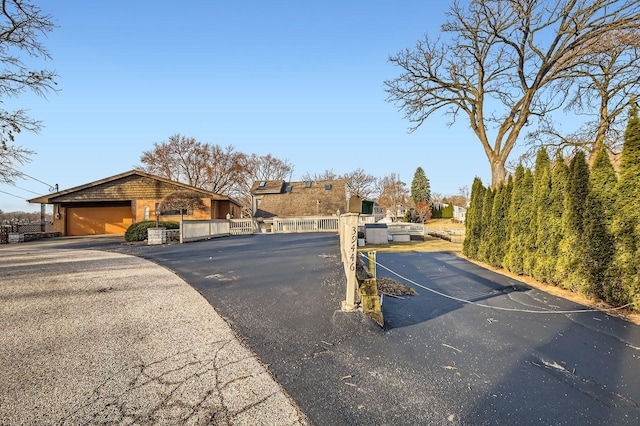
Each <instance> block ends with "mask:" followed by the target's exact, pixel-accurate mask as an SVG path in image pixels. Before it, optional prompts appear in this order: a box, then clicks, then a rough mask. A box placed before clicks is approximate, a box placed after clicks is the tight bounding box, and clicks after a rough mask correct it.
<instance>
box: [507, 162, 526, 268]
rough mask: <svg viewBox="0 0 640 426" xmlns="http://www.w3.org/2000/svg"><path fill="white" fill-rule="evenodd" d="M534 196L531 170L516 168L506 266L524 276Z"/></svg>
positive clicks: (510, 207) (522, 167) (510, 209)
mask: <svg viewBox="0 0 640 426" xmlns="http://www.w3.org/2000/svg"><path fill="white" fill-rule="evenodd" d="M532 194H533V175H532V173H531V170H529V169H526V170H525V168H524V166H522V165H519V166H518V167H517V168H516V174H515V178H514V187H513V191H512V192H511V204H510V206H509V216H508V221H509V223H508V226H509V236H508V240H509V241H508V249H507V252H506V254H505V258H504V266H505V268H506V269H508V270H509V271H511V272H513V273H516V274H523V273H524V272H525V271H524V261H523V259H524V254H525V250H526V244H525V241H526V238H527V234H528V232H529V221H530V219H531V212H530V205H531V197H532Z"/></svg>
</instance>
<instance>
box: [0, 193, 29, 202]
mask: <svg viewBox="0 0 640 426" xmlns="http://www.w3.org/2000/svg"><path fill="white" fill-rule="evenodd" d="M0 192H2V193H3V194H7V195H11V196H12V197H16V198H20V199H21V200H24V201H27V199H26V198H22V197H19V196H17V195H15V194H10V193H8V192H6V191H2V190H0Z"/></svg>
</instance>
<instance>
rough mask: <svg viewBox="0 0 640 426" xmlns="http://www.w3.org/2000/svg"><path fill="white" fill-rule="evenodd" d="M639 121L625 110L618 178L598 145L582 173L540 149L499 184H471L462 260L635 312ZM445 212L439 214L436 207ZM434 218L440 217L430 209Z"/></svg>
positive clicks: (639, 294) (639, 303) (639, 251)
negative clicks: (529, 163) (532, 163)
mask: <svg viewBox="0 0 640 426" xmlns="http://www.w3.org/2000/svg"><path fill="white" fill-rule="evenodd" d="M638 200H640V119H638V110H637V108H633V109H632V110H631V114H630V118H629V123H628V126H627V130H626V132H625V142H624V147H623V151H622V156H621V161H620V168H619V170H618V174H617V175H616V171H615V170H614V168H613V165H612V164H611V161H610V159H609V156H608V153H607V152H606V150H605V148H604V147H601V148H600V149H599V150H598V151H597V155H596V157H595V160H594V162H593V165H592V166H591V167H589V165H588V163H587V160H586V155H585V153H584V152H583V151H578V152H576V153H575V154H574V155H573V157H572V158H571V161H570V163H569V166H567V163H566V161H565V159H564V157H563V155H562V153H561V152H557V153H556V154H555V157H554V159H553V161H551V159H550V157H549V155H548V153H547V152H546V151H545V150H541V151H540V152H539V153H538V156H537V158H536V166H535V170H534V171H533V172H532V171H531V170H529V169H526V168H524V167H523V166H522V165H520V166H518V167H517V168H516V171H515V174H514V175H510V176H509V177H508V181H507V183H506V184H504V183H503V184H502V185H500V186H499V187H498V188H490V187H489V188H487V187H485V186H484V185H483V184H482V181H481V180H480V179H478V178H476V179H475V180H474V182H473V186H472V190H471V199H470V204H469V209H468V211H467V217H466V223H465V227H466V235H465V240H464V242H463V246H462V252H463V254H464V255H466V256H468V257H470V258H473V259H477V260H480V261H483V262H486V263H488V264H490V265H492V266H496V267H503V268H505V269H507V270H509V271H510V272H514V273H517V274H523V275H524V274H526V275H529V276H532V277H533V278H535V279H537V280H539V281H542V282H546V283H550V284H555V285H558V286H562V287H564V288H568V289H572V290H575V291H579V292H581V293H583V294H585V295H587V296H589V297H595V298H598V299H602V300H605V301H607V302H609V303H610V304H612V305H614V306H626V305H630V306H631V309H633V310H635V311H640V202H639V201H638ZM442 210H444V209H442ZM436 214H440V215H441V214H442V212H441V211H440V212H438V210H434V217H437V216H436Z"/></svg>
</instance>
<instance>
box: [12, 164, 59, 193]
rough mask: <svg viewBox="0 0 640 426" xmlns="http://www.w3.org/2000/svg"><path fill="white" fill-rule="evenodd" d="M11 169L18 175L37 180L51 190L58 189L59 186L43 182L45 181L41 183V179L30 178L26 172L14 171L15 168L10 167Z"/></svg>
mask: <svg viewBox="0 0 640 426" xmlns="http://www.w3.org/2000/svg"><path fill="white" fill-rule="evenodd" d="M9 168H10V169H11V170H13V171H14V172H16V173H18V174H19V175H20V176H26V177H28V178H29V179H33V180H35V181H36V182H40V183H41V184H43V185H46V186H48V187H49V189H52V188H56V187H57V185H50V184H48V183H47V182H43V181H41V180H40V179H37V178H34V177H33V176H29V175H28V174H26V173H24V172H21V171H20V170H17V169H14V168H13V167H11V166H9Z"/></svg>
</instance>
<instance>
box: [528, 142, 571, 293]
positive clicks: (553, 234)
mask: <svg viewBox="0 0 640 426" xmlns="http://www.w3.org/2000/svg"><path fill="white" fill-rule="evenodd" d="M568 175H569V168H568V167H567V164H566V163H565V161H564V157H563V156H562V152H561V151H558V152H556V155H555V158H554V161H553V167H552V169H551V189H550V191H549V203H548V204H547V207H546V209H544V218H540V220H541V221H542V220H544V223H545V226H544V227H543V228H542V229H540V231H541V232H539V234H538V241H537V250H536V253H537V260H536V265H535V267H534V276H535V278H536V279H537V280H540V281H543V282H548V283H552V284H558V281H557V279H556V276H555V271H556V264H557V261H558V250H559V246H560V240H561V239H562V212H563V210H564V193H565V192H566V187H567V178H568Z"/></svg>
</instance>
